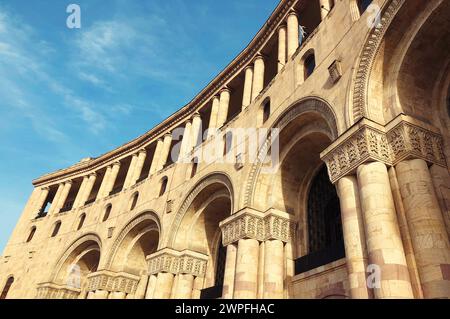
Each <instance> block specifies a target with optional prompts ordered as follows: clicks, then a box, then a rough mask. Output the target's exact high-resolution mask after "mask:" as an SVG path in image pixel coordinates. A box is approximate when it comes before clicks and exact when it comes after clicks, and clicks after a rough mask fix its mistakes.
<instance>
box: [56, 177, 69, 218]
mask: <svg viewBox="0 0 450 319" xmlns="http://www.w3.org/2000/svg"><path fill="white" fill-rule="evenodd" d="M71 188H72V181H67V182H65V183H64V188H63V190H62V192H61V197H60V198H59V200H58V205H57V206H56V208H55V213H56V214H58V213H59V211H60V210H61V208H62V207H63V206H64V203H65V202H66V199H67V196H68V195H69V192H70V189H71Z"/></svg>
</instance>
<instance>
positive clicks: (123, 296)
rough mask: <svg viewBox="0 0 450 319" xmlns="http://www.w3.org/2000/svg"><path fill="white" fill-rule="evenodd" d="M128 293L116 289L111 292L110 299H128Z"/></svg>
mask: <svg viewBox="0 0 450 319" xmlns="http://www.w3.org/2000/svg"><path fill="white" fill-rule="evenodd" d="M126 297H127V294H126V293H124V292H122V291H114V292H111V293H109V297H108V298H109V299H126Z"/></svg>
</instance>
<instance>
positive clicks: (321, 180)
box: [296, 166, 345, 274]
mask: <svg viewBox="0 0 450 319" xmlns="http://www.w3.org/2000/svg"><path fill="white" fill-rule="evenodd" d="M307 205H308V206H307V214H308V215H307V218H308V247H309V253H308V255H306V256H304V257H301V258H299V259H297V260H296V274H299V273H303V272H306V271H309V270H311V269H314V268H317V267H320V266H322V265H326V264H329V263H331V262H333V261H336V260H339V259H341V258H344V257H345V248H344V241H343V234H342V222H341V209H340V205H339V198H338V195H337V192H336V188H335V186H334V185H333V184H331V182H330V180H329V178H328V173H327V169H326V166H324V167H323V168H322V169H321V170H320V171H319V173H318V174H317V175H316V177H315V178H314V180H313V181H312V183H311V187H310V190H309V195H308V203H307Z"/></svg>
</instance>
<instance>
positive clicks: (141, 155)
mask: <svg viewBox="0 0 450 319" xmlns="http://www.w3.org/2000/svg"><path fill="white" fill-rule="evenodd" d="M146 158H147V150H146V149H145V148H144V149H141V150H140V151H139V152H138V159H137V161H136V167H135V169H134V175H133V177H132V179H131V184H130V186H133V185H134V184H136V182H137V181H138V179H139V178H140V177H141V174H142V169H143V168H144V163H145V159H146Z"/></svg>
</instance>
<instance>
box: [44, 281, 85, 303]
mask: <svg viewBox="0 0 450 319" xmlns="http://www.w3.org/2000/svg"><path fill="white" fill-rule="evenodd" d="M80 293H81V290H80V289H77V288H73V287H68V286H63V285H57V284H54V283H51V282H46V283H41V284H39V285H38V287H37V295H36V299H78V296H79V295H80Z"/></svg>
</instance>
